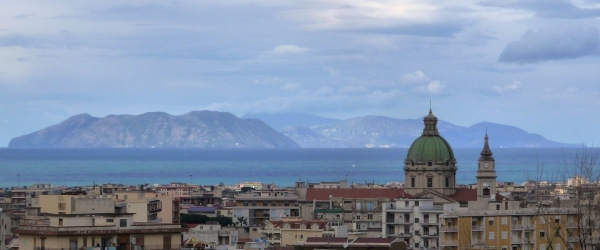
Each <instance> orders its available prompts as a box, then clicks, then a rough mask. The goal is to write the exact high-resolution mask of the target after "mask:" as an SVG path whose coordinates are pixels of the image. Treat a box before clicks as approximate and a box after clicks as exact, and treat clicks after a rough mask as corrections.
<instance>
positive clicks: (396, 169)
mask: <svg viewBox="0 0 600 250" xmlns="http://www.w3.org/2000/svg"><path fill="white" fill-rule="evenodd" d="M580 150H582V149H576V148H565V149H560V148H494V149H492V151H493V153H494V158H495V160H496V171H497V176H498V181H499V182H502V181H504V182H507V181H510V182H516V183H521V182H524V181H526V180H528V179H547V180H548V181H562V180H564V178H565V177H566V176H565V173H564V171H563V170H564V169H565V161H567V162H568V161H569V159H570V158H571V157H573V156H574V155H575V154H577V153H578V152H579V151H580ZM407 151H408V149H406V148H360V149H359V148H354V149H156V148H155V149H13V148H0V187H4V188H6V187H11V186H29V185H32V184H36V183H50V184H52V185H56V186H88V185H93V184H103V183H118V184H127V185H139V184H168V183H170V182H186V183H194V184H204V185H212V184H220V183H223V184H225V185H233V184H236V183H240V182H246V181H257V182H262V183H272V184H276V185H279V186H280V187H286V186H293V185H294V183H295V182H296V181H308V182H321V181H339V180H344V179H347V180H348V182H353V183H367V182H369V183H371V182H375V183H378V184H386V183H393V182H404V171H403V167H404V159H405V157H406V154H407ZM480 152H481V149H468V148H458V149H454V153H455V157H456V159H457V161H458V164H457V165H458V172H457V183H463V184H469V183H475V182H476V179H475V175H476V171H477V160H478V158H479V153H480ZM539 170H543V171H539ZM540 172H542V173H543V175H542V177H539V173H540Z"/></svg>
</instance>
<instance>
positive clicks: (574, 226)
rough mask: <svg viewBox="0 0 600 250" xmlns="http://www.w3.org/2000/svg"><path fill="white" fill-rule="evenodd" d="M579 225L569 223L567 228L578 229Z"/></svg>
mask: <svg viewBox="0 0 600 250" xmlns="http://www.w3.org/2000/svg"><path fill="white" fill-rule="evenodd" d="M578 227H579V225H578V224H577V223H575V222H568V223H567V228H578Z"/></svg>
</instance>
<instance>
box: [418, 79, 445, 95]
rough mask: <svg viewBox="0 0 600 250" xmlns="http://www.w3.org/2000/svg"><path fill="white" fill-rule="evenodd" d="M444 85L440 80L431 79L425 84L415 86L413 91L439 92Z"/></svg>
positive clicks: (436, 93) (435, 93)
mask: <svg viewBox="0 0 600 250" xmlns="http://www.w3.org/2000/svg"><path fill="white" fill-rule="evenodd" d="M445 88H446V86H445V85H444V84H443V83H441V82H440V81H432V82H429V83H427V84H421V85H419V86H417V87H416V88H415V91H417V92H420V93H425V94H434V95H438V94H441V93H442V91H443V90H444V89H445Z"/></svg>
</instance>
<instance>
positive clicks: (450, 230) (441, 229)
mask: <svg viewBox="0 0 600 250" xmlns="http://www.w3.org/2000/svg"><path fill="white" fill-rule="evenodd" d="M440 231H442V232H458V227H454V226H450V227H441V228H440Z"/></svg>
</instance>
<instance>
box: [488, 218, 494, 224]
mask: <svg viewBox="0 0 600 250" xmlns="http://www.w3.org/2000/svg"><path fill="white" fill-rule="evenodd" d="M488 224H489V225H490V226H493V225H494V219H493V218H490V220H489V221H488Z"/></svg>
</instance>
